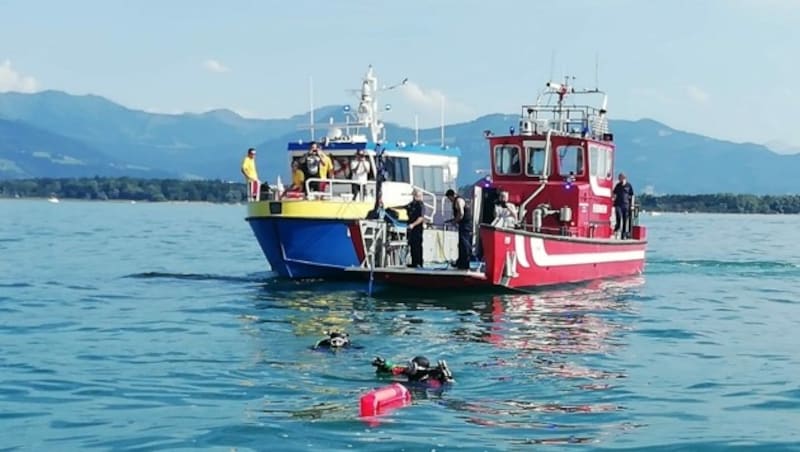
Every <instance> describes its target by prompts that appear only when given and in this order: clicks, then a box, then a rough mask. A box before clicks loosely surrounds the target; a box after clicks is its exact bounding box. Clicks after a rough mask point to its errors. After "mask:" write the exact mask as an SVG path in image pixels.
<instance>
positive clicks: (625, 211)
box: [612, 173, 633, 239]
mask: <svg viewBox="0 0 800 452" xmlns="http://www.w3.org/2000/svg"><path fill="white" fill-rule="evenodd" d="M612 196H613V199H614V216H615V217H616V220H617V221H616V224H615V225H614V234H617V233H618V232H619V234H620V236H619V238H621V239H629V238H631V209H632V208H633V186H632V185H631V184H630V182H628V178H627V177H625V173H619V182H617V185H615V186H614V194H613V195H612Z"/></svg>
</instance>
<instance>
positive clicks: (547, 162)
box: [517, 129, 553, 223]
mask: <svg viewBox="0 0 800 452" xmlns="http://www.w3.org/2000/svg"><path fill="white" fill-rule="evenodd" d="M552 134H553V129H550V130H548V131H547V137H546V138H545V145H544V146H545V147H544V170H543V171H542V179H541V182H542V183H541V184H540V185H539V188H537V189H536V190H535V191H534V192H533V193H531V195H530V196H528V198H527V199H525V201H524V202H523V203H522V205H520V206H519V211H518V212H517V220H518V221H519V222H520V223H524V220H525V215H527V213H528V212H527V210H526V209H525V208H526V207H527V206H528V203H530V202H531V201H533V198H535V197H536V196H538V195H539V193H541V192H542V190H544V187H546V186H547V178H548V177H550V151H551V149H552V144H551V142H550V137H551V135H552Z"/></svg>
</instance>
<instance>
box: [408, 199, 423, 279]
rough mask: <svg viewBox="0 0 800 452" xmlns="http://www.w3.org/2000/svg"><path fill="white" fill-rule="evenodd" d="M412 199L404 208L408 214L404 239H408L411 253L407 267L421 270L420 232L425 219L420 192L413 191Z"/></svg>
mask: <svg viewBox="0 0 800 452" xmlns="http://www.w3.org/2000/svg"><path fill="white" fill-rule="evenodd" d="M413 196H414V199H413V200H412V201H411V202H410V203H408V204H407V205H405V206H404V208H405V209H406V212H407V213H408V226H407V227H406V237H407V238H408V249H409V251H410V253H411V263H410V264H408V267H414V268H422V232H423V230H424V229H423V228H424V226H423V223H424V222H425V217H424V216H423V215H422V211H423V208H424V205H423V203H422V192H421V191H419V190H417V189H414V191H413Z"/></svg>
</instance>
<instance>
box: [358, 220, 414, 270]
mask: <svg viewBox="0 0 800 452" xmlns="http://www.w3.org/2000/svg"><path fill="white" fill-rule="evenodd" d="M359 228H360V230H361V237H362V238H363V246H364V262H362V263H361V266H362V267H365V268H384V267H399V266H403V265H405V264H406V261H407V258H408V240H407V238H406V228H405V227H401V226H395V225H392V224H389V223H387V222H386V221H383V220H359Z"/></svg>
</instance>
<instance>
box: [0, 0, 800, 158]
mask: <svg viewBox="0 0 800 452" xmlns="http://www.w3.org/2000/svg"><path fill="white" fill-rule="evenodd" d="M0 24H1V25H0V91H22V92H35V91H41V90H47V89H55V90H62V91H66V92H68V93H72V94H87V93H91V94H97V95H101V96H104V97H107V98H109V99H111V100H113V101H115V102H118V103H120V104H122V105H125V106H127V107H130V108H136V109H143V110H147V111H151V112H160V113H180V112H202V111H207V110H211V109H216V108H229V109H231V110H234V111H236V112H237V113H240V114H241V115H243V116H245V117H258V118H285V117H289V116H292V115H295V114H300V113H304V112H307V111H308V110H309V108H310V105H311V101H310V89H309V88H310V86H311V85H312V83H313V104H314V105H315V106H316V107H319V106H323V105H345V104H350V105H356V100H355V97H354V96H353V95H352V94H350V93H349V92H348V91H347V90H348V89H355V88H358V87H359V85H360V80H361V77H362V76H363V74H364V72H365V71H366V68H367V66H368V65H370V64H372V65H373V66H374V67H375V71H376V75H377V76H378V79H379V84H381V85H382V84H387V85H392V84H395V83H397V82H399V81H400V80H402V79H403V78H405V77H408V79H409V83H408V84H407V85H405V86H404V87H402V88H399V89H396V90H392V91H388V92H385V93H383V95H382V97H381V98H380V100H381V103H383V104H387V103H388V104H391V105H392V110H391V111H390V112H388V113H387V114H386V115H385V116H384V119H385V120H387V121H390V122H395V123H399V124H403V125H407V126H413V124H414V120H415V117H417V118H418V120H419V123H420V126H422V127H434V126H438V124H439V122H440V113H441V104H442V99H444V105H445V121H446V122H447V123H454V122H462V121H469V120H471V119H474V118H476V117H478V116H482V115H484V114H489V113H514V114H518V113H519V112H520V107H521V105H522V104H526V103H532V102H534V101H535V98H536V94H537V93H538V92H539V91H540V90H541V89H542V88H543V87H544V85H545V83H546V82H547V81H548V80H549V79H551V78H553V79H556V80H557V81H560V80H563V76H564V75H570V76H574V77H576V79H575V82H574V84H575V86H576V87H578V88H582V87H585V88H594V87H595V86H596V82H597V85H598V86H599V87H600V88H601V89H603V90H605V91H606V92H608V95H609V104H608V110H609V115H610V116H611V117H612V118H616V119H639V118H652V119H655V120H657V121H660V122H663V123H665V124H667V125H668V126H670V127H673V128H676V129H679V130H686V131H690V132H695V133H701V134H704V135H709V136H712V137H715V138H720V139H726V140H731V141H737V142H742V141H746V142H756V143H769V144H771V145H773V147H774V148H775V149H777V150H781V149H784V148H786V147H789V148H798V149H795V150H794V151H795V152H797V151H800V127H798V126H797V125H796V124H795V123H794V120H795V119H796V118H798V115H797V114H796V111H797V110H796V106H797V105H800V83H798V81H800V76H798V74H800V58H798V56H799V55H800V37H799V36H800V33H799V32H798V27H800V0H691V1H688V0H665V1H664V0H646V1H645V0H592V1H590V0H571V1H555V0H551V1H539V0H492V1H487V0H482V1H474V0H402V1H384V0H291V1H286V0H284V1H273V0H227V1H224V2H223V1H215V2H212V1H204V0H169V1H161V0H159V1H156V0H137V1H135V2H133V1H131V2H128V1H121V0H119V1H108V0H70V1H61V0H50V1H43V0H0ZM312 81H313V82H312ZM785 152H786V151H785Z"/></svg>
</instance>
